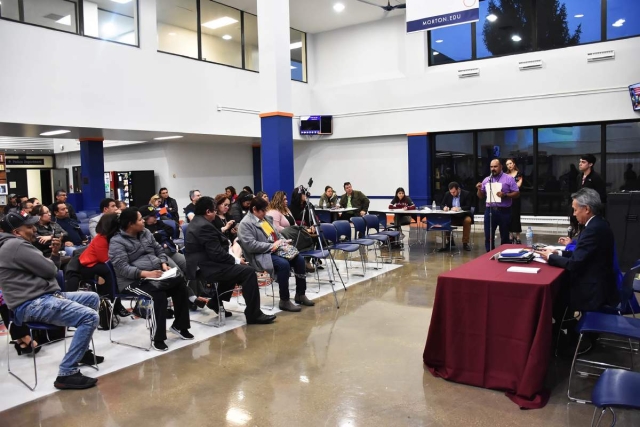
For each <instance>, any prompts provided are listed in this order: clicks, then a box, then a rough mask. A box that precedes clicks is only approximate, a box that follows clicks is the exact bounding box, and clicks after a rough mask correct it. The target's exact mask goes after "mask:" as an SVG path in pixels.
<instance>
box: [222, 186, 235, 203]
mask: <svg viewBox="0 0 640 427" xmlns="http://www.w3.org/2000/svg"><path fill="white" fill-rule="evenodd" d="M224 192H225V193H226V194H227V197H228V198H229V200H231V203H235V202H236V199H237V198H238V194H237V193H236V189H235V188H234V187H232V186H228V187H227V188H225V189H224Z"/></svg>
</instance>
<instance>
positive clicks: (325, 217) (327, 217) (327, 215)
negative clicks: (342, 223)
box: [315, 211, 331, 222]
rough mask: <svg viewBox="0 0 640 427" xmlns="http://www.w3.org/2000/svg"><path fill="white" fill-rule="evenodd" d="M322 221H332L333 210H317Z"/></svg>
mask: <svg viewBox="0 0 640 427" xmlns="http://www.w3.org/2000/svg"><path fill="white" fill-rule="evenodd" d="M315 213H316V215H317V216H318V219H320V222H331V212H329V211H315Z"/></svg>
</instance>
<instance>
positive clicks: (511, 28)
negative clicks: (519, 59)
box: [474, 0, 533, 58]
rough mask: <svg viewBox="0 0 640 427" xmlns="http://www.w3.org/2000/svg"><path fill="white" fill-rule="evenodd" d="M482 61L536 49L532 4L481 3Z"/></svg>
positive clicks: (478, 31)
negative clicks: (486, 58)
mask: <svg viewBox="0 0 640 427" xmlns="http://www.w3.org/2000/svg"><path fill="white" fill-rule="evenodd" d="M474 25H475V26H476V49H477V52H478V56H477V57H478V58H484V57H487V56H493V55H507V54H514V53H521V52H528V51H530V50H532V48H533V40H532V36H533V31H532V28H533V7H532V5H531V4H530V3H529V2H528V1H513V0H486V1H484V2H480V21H479V22H478V23H476V24H474Z"/></svg>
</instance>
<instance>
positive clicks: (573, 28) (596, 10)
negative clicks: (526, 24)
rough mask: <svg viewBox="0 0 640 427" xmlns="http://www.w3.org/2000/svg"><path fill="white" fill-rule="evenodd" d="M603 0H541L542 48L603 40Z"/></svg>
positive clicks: (539, 43) (539, 46) (539, 30)
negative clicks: (601, 2) (601, 3)
mask: <svg viewBox="0 0 640 427" xmlns="http://www.w3.org/2000/svg"><path fill="white" fill-rule="evenodd" d="M600 1H601V0H561V1H558V0H538V3H537V4H538V8H537V14H538V48H539V49H555V48H559V47H565V46H575V45H578V44H581V43H592V42H598V41H600V40H602V12H601V5H600Z"/></svg>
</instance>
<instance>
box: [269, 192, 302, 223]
mask: <svg viewBox="0 0 640 427" xmlns="http://www.w3.org/2000/svg"><path fill="white" fill-rule="evenodd" d="M267 216H269V217H271V222H273V226H274V227H275V229H276V231H282V229H284V228H287V227H291V226H292V225H295V224H296V219H295V218H294V217H293V214H292V213H291V211H290V210H289V207H288V206H287V193H285V192H284V191H276V194H274V195H273V199H272V200H271V203H269V206H268V207H267Z"/></svg>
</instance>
